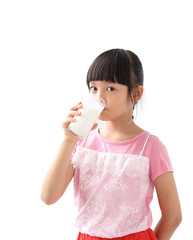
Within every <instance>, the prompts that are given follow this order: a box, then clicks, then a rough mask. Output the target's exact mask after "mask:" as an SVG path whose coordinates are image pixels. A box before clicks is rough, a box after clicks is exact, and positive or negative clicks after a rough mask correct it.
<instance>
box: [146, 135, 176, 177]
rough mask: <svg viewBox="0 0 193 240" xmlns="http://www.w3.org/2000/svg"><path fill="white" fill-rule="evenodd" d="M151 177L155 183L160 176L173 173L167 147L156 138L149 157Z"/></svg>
mask: <svg viewBox="0 0 193 240" xmlns="http://www.w3.org/2000/svg"><path fill="white" fill-rule="evenodd" d="M149 158H150V159H149V160H150V177H151V180H152V181H154V180H155V179H156V178H157V177H158V176H160V175H162V174H164V173H166V172H173V167H172V164H171V161H170V157H169V155H168V151H167V149H166V147H165V145H164V144H163V143H162V142H161V141H160V140H159V138H157V137H156V139H155V142H154V143H153V145H152V149H151V152H150V156H149Z"/></svg>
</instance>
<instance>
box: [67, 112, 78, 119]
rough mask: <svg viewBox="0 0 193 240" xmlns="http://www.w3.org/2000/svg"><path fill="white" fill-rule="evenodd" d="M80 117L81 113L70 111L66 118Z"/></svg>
mask: <svg viewBox="0 0 193 240" xmlns="http://www.w3.org/2000/svg"><path fill="white" fill-rule="evenodd" d="M80 115H81V112H79V111H71V112H70V113H69V114H68V116H67V118H71V117H74V116H80Z"/></svg>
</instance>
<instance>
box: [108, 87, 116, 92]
mask: <svg viewBox="0 0 193 240" xmlns="http://www.w3.org/2000/svg"><path fill="white" fill-rule="evenodd" d="M107 91H109V92H112V91H115V88H114V87H108V88H107Z"/></svg>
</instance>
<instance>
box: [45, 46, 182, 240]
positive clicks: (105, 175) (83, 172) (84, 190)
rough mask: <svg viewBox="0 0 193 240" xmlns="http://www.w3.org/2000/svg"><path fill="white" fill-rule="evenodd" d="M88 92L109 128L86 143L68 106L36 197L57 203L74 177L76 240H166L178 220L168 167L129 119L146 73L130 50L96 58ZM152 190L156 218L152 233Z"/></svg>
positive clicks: (163, 153) (151, 139)
mask: <svg viewBox="0 0 193 240" xmlns="http://www.w3.org/2000/svg"><path fill="white" fill-rule="evenodd" d="M87 85H88V88H89V91H90V94H94V95H95V96H97V97H100V98H102V99H103V100H104V101H105V105H106V107H105V109H104V110H103V111H102V113H101V115H100V117H99V119H100V120H102V121H105V122H106V124H105V125H104V126H103V127H102V128H100V129H99V128H97V124H94V126H93V128H92V130H91V132H90V133H89V134H88V135H87V137H86V138H85V139H83V140H80V139H78V138H77V137H76V136H73V135H72V134H71V133H70V132H69V131H68V126H69V124H70V123H71V122H73V121H75V120H76V119H75V117H76V116H79V115H80V114H81V113H80V112H79V109H80V108H82V107H83V105H82V103H81V102H80V103H79V104H77V105H76V106H74V107H72V108H71V110H70V112H69V114H68V116H67V118H66V120H65V121H64V123H63V129H64V139H63V142H62V145H61V147H60V150H59V152H58V154H57V156H56V158H55V160H54V162H53V164H52V166H51V167H50V169H49V171H48V173H47V175H46V177H45V180H44V183H43V187H42V195H41V198H42V200H43V201H44V202H45V203H46V204H53V203H55V202H56V201H57V200H58V199H59V198H60V197H61V196H62V195H63V193H64V192H65V190H66V188H67V186H68V184H69V183H70V181H71V180H72V178H73V177H74V198H75V204H76V207H77V210H78V213H77V218H76V227H77V228H78V229H79V231H80V232H79V235H78V238H77V240H97V239H101V240H102V239H117V240H118V239H119V240H131V239H132V240H134V239H138V240H143V239H144V240H150V239H158V240H169V239H170V238H171V236H172V234H173V233H174V231H175V229H176V228H177V227H178V225H179V224H180V222H181V218H182V217H181V209H180V203H179V199H178V194H177V189H176V185H175V181H174V177H173V169H172V165H171V162H170V159H169V156H168V153H167V150H166V148H165V146H164V145H163V144H162V142H161V141H160V140H159V138H158V137H156V136H154V135H152V134H150V133H149V132H147V131H145V130H143V129H142V128H140V127H139V126H137V125H136V124H135V122H134V119H133V116H132V113H133V109H134V107H135V105H136V104H137V102H138V101H139V99H140V98H141V97H142V94H143V69H142V64H141V62H140V60H139V58H138V57H137V56H136V55H135V54H134V53H133V52H131V51H127V50H123V49H112V50H109V51H106V52H104V53H102V54H101V55H99V56H98V57H97V58H96V59H95V61H94V62H93V63H92V65H91V66H90V68H89V70H88V74H87ZM154 187H155V189H156V192H157V196H158V200H159V206H160V209H161V213H162V216H161V219H160V221H159V222H158V224H157V226H156V228H155V230H154V232H153V231H152V230H151V229H150V227H151V224H152V214H151V210H150V202H151V201H152V198H153V190H154Z"/></svg>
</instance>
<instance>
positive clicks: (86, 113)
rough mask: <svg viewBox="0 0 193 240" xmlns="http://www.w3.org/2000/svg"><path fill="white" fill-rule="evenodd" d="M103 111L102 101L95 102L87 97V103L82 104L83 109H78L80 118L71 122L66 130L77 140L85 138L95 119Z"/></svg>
mask: <svg viewBox="0 0 193 240" xmlns="http://www.w3.org/2000/svg"><path fill="white" fill-rule="evenodd" d="M103 109H104V101H103V100H101V99H100V100H98V101H96V100H95V99H94V98H93V97H91V96H90V97H89V101H87V102H86V103H85V104H84V103H83V108H80V109H79V111H80V112H81V115H80V116H76V121H75V122H71V123H70V125H69V127H68V129H69V130H70V131H71V132H72V133H73V134H74V135H76V136H78V137H79V138H85V137H86V136H87V134H88V133H89V132H90V130H91V128H92V127H93V125H94V123H95V122H96V120H97V118H98V117H99V115H100V114H101V112H102V110H103Z"/></svg>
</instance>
